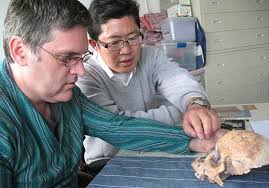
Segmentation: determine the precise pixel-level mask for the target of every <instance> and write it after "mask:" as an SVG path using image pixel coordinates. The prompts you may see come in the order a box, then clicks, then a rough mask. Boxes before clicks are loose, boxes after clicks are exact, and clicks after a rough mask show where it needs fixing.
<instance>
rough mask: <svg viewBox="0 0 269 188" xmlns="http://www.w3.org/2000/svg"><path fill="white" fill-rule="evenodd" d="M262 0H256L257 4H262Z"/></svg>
mask: <svg viewBox="0 0 269 188" xmlns="http://www.w3.org/2000/svg"><path fill="white" fill-rule="evenodd" d="M263 1H264V0H256V3H257V4H262V3H263Z"/></svg>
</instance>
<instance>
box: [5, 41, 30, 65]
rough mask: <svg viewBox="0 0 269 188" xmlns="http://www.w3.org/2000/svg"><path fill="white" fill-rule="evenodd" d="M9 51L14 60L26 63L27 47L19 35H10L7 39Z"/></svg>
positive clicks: (21, 63)
mask: <svg viewBox="0 0 269 188" xmlns="http://www.w3.org/2000/svg"><path fill="white" fill-rule="evenodd" d="M9 53H10V56H11V58H12V59H13V61H14V62H16V63H18V64H20V65H22V66H24V65H26V64H27V60H26V59H27V58H26V56H27V47H26V46H25V44H24V43H23V40H22V38H21V37H19V36H12V37H11V39H10V41H9Z"/></svg>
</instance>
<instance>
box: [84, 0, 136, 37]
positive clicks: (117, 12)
mask: <svg viewBox="0 0 269 188" xmlns="http://www.w3.org/2000/svg"><path fill="white" fill-rule="evenodd" d="M88 11H89V13H90V26H89V28H88V33H89V36H90V37H91V38H92V39H93V40H97V39H98V37H99V35H100V34H101V32H102V31H101V25H102V24H105V23H107V22H108V20H110V19H120V18H122V17H124V16H132V17H133V18H134V20H135V22H136V24H137V26H138V27H139V28H140V19H139V4H138V3H137V2H136V1H133V0H93V2H92V3H91V5H90V7H89V9H88Z"/></svg>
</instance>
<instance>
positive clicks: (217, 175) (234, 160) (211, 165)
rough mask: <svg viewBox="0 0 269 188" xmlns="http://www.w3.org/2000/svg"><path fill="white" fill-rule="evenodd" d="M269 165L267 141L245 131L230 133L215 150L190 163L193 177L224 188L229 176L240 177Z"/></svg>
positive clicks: (268, 141) (220, 140)
mask: <svg viewBox="0 0 269 188" xmlns="http://www.w3.org/2000/svg"><path fill="white" fill-rule="evenodd" d="M268 164H269V140H268V139H266V138H265V137H263V136H261V135H259V134H257V133H254V132H251V131H246V130H234V131H229V132H228V133H226V134H225V135H224V136H222V137H221V138H219V139H218V141H217V143H216V146H215V148H214V150H212V151H210V152H209V153H208V155H207V156H206V157H200V158H197V159H195V160H194V161H193V163H192V167H193V169H194V171H195V176H196V177H197V178H199V179H200V180H205V179H206V178H207V179H208V180H209V181H210V182H211V183H217V184H219V185H220V186H223V184H224V183H223V180H224V179H226V178H228V177H229V176H231V175H243V174H247V173H249V172H250V169H252V168H259V167H262V166H265V165H268Z"/></svg>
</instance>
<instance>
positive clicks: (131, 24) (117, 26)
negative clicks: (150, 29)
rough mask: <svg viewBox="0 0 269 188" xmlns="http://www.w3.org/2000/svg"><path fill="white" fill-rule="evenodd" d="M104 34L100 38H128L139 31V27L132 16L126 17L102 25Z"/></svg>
mask: <svg viewBox="0 0 269 188" xmlns="http://www.w3.org/2000/svg"><path fill="white" fill-rule="evenodd" d="M101 30H102V33H101V34H100V36H101V35H102V36H104V37H107V38H110V37H117V36H119V37H120V36H126V35H129V34H132V33H134V32H138V31H139V27H138V25H137V24H136V22H135V19H134V18H133V17H132V16H124V17H122V18H119V19H110V20H108V22H107V23H105V24H102V25H101Z"/></svg>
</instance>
